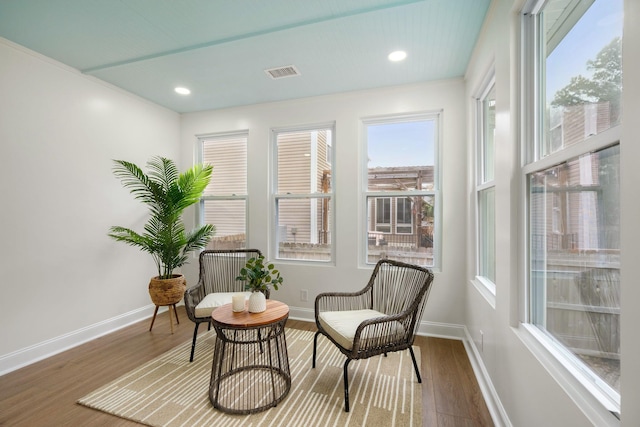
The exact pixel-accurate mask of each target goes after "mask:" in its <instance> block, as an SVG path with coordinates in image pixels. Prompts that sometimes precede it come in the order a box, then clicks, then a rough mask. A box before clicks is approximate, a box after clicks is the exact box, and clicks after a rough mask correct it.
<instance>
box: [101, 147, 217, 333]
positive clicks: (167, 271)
mask: <svg viewBox="0 0 640 427" xmlns="http://www.w3.org/2000/svg"><path fill="white" fill-rule="evenodd" d="M114 162H115V166H114V168H113V173H114V175H115V176H116V177H117V178H119V179H120V181H121V182H122V185H123V186H124V187H125V188H129V189H130V191H131V193H132V194H133V195H134V196H135V198H136V199H138V200H140V201H141V202H142V203H144V204H146V205H147V206H148V207H149V214H150V217H149V220H148V222H147V223H146V224H145V226H144V232H143V233H137V232H135V231H133V230H131V229H129V228H126V227H121V226H113V227H111V229H110V232H109V236H110V237H112V238H114V239H115V240H117V241H120V242H124V243H127V244H129V245H131V246H135V247H137V248H140V250H142V251H143V252H148V253H150V254H151V256H152V257H153V260H154V261H155V263H156V266H157V268H158V274H157V276H155V277H153V278H151V281H150V283H149V295H150V296H151V301H153V303H154V304H155V305H156V313H157V311H158V306H167V305H169V306H171V305H173V306H174V309H175V304H176V303H178V302H179V301H180V300H181V299H182V297H183V295H184V291H185V289H186V280H185V278H184V276H183V275H182V274H175V273H174V270H175V269H177V268H179V267H181V266H183V265H184V264H186V263H187V261H188V254H189V253H190V252H192V251H194V250H197V249H202V248H204V247H205V246H206V245H207V243H209V240H210V239H211V236H212V235H213V233H214V232H215V227H214V226H213V225H210V224H207V225H204V226H201V227H198V228H196V229H194V230H192V231H190V232H187V231H186V230H185V227H184V224H183V222H182V213H183V211H184V210H185V209H186V208H187V207H189V206H191V205H193V204H194V203H197V202H198V201H199V200H200V198H201V196H202V193H203V192H204V190H205V188H206V187H207V185H208V184H209V181H210V179H211V172H212V170H213V167H212V166H211V165H202V164H197V165H195V166H193V167H192V168H190V169H189V170H187V171H185V172H182V173H180V172H179V171H178V168H177V167H176V165H175V163H174V162H173V161H172V160H170V159H167V158H164V157H160V156H156V157H153V158H151V159H150V160H149V161H148V162H147V168H148V173H144V172H143V171H142V169H140V168H139V167H138V166H136V165H135V164H133V163H131V162H127V161H124V160H114ZM154 319H155V313H154ZM151 327H152V328H153V321H152V323H151ZM172 330H173V323H172Z"/></svg>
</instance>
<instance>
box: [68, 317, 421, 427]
mask: <svg viewBox="0 0 640 427" xmlns="http://www.w3.org/2000/svg"><path fill="white" fill-rule="evenodd" d="M313 334H314V333H313V332H311V331H300V330H296V329H289V328H287V329H286V339H287V349H288V352H289V366H290V369H291V377H292V380H291V390H290V392H289V394H288V395H287V396H286V397H285V399H284V400H283V401H282V402H281V403H280V404H279V405H278V406H277V407H274V408H271V409H268V410H266V411H264V412H260V413H257V414H253V415H227V414H224V413H222V412H220V411H218V410H216V409H214V408H213V406H212V405H211V402H210V401H209V380H210V377H211V363H212V359H213V348H214V345H215V333H214V331H213V330H211V331H210V332H206V333H204V334H201V335H200V336H199V337H198V344H197V346H196V355H195V360H194V362H193V363H189V351H190V348H191V342H185V343H184V344H181V345H179V346H178V347H176V348H174V349H172V350H170V351H168V352H167V353H165V354H163V355H161V356H159V357H157V358H155V359H153V360H151V361H150V362H148V363H146V364H144V365H142V366H140V367H139V368H137V369H135V370H133V371H132V372H129V373H128V374H126V375H124V376H122V377H120V378H119V379H117V380H115V381H113V382H111V383H110V384H107V385H105V386H103V387H101V388H100V389H98V390H96V391H94V392H93V393H91V394H89V395H87V396H85V397H83V398H82V399H80V400H79V401H78V403H80V404H82V405H85V406H88V407H91V408H94V409H98V410H101V411H104V412H107V413H109V414H113V415H116V416H118V417H121V418H126V419H129V420H134V421H137V422H140V423H143V424H147V425H150V426H185V427H192V426H243V427H257V426H283V427H289V426H304V427H311V426H367V427H371V426H385V427H387V426H402V427H404V426H419V425H422V390H421V387H420V384H418V382H417V381H416V377H415V372H414V371H413V364H412V362H411V355H410V354H409V351H402V352H397V353H390V354H389V356H388V357H383V356H378V357H373V358H370V359H366V360H358V361H352V362H351V363H350V364H349V382H350V384H349V396H350V407H351V408H350V409H351V412H348V413H347V412H344V389H343V385H342V366H343V363H344V360H345V358H344V356H343V355H342V354H341V353H340V352H339V351H338V350H337V349H336V348H335V346H334V345H333V344H331V343H330V342H329V341H328V340H327V339H326V338H324V337H322V336H320V337H319V338H318V358H317V363H316V368H315V369H312V368H311V358H312V354H313ZM414 352H415V354H416V358H417V360H420V349H419V348H418V347H414Z"/></svg>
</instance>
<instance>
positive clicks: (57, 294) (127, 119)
mask: <svg viewBox="0 0 640 427" xmlns="http://www.w3.org/2000/svg"><path fill="white" fill-rule="evenodd" d="M179 120H180V117H179V115H178V114H176V113H174V112H170V111H168V110H166V109H164V108H160V107H158V106H156V105H153V104H150V103H148V102H146V101H143V100H141V99H139V98H137V97H135V96H133V95H131V94H127V93H125V92H123V91H120V90H117V89H115V88H112V87H110V86H108V85H106V84H104V83H101V82H99V81H97V80H94V79H93V78H89V77H86V76H83V75H81V74H80V73H78V72H77V71H74V70H72V69H69V68H67V67H65V66H63V65H60V64H58V63H55V62H54V61H52V60H50V59H47V58H44V57H42V56H39V55H37V54H35V53H32V52H30V51H28V50H26V49H24V48H22V47H19V46H16V45H14V44H12V43H10V42H8V41H6V40H3V39H0V162H1V164H2V167H0V182H2V192H1V193H0V194H1V195H2V208H1V209H0V218H1V220H2V225H3V231H2V245H1V249H0V251H1V255H0V271H2V275H3V277H2V280H0V289H1V290H2V298H0V325H2V327H0V373H1V372H2V371H3V370H7V369H10V368H15V366H16V365H19V364H21V363H25V362H28V361H30V360H32V359H33V358H34V357H36V358H37V357H42V356H45V355H46V354H47V353H48V352H50V351H58V350H59V347H60V346H61V345H62V346H64V345H65V342H67V341H68V342H69V344H75V343H76V342H77V341H78V340H82V339H87V338H92V337H94V336H95V335H96V334H99V333H104V332H106V331H107V330H108V329H109V328H113V327H114V325H118V321H114V319H117V318H118V316H123V317H122V318H121V319H119V322H120V323H126V322H129V321H132V320H135V319H137V318H140V317H143V316H148V315H150V314H151V313H152V312H153V311H152V309H151V308H150V307H149V306H150V300H149V295H148V292H147V285H148V283H149V278H150V277H151V276H152V275H153V273H154V271H155V265H154V264H153V262H152V260H151V258H150V257H148V256H145V255H144V254H142V253H141V252H139V251H138V250H137V249H134V248H130V247H128V246H126V245H124V244H121V243H117V242H114V241H111V240H110V239H109V238H108V237H107V232H108V229H109V227H110V226H111V225H123V226H128V227H132V228H136V229H140V228H141V227H140V226H141V224H142V223H143V222H144V219H145V214H146V211H145V210H144V208H142V206H141V204H140V203H139V202H137V201H135V200H134V199H133V198H132V197H131V195H130V194H129V193H128V190H125V189H123V188H122V187H121V185H120V183H119V181H118V180H117V179H116V178H115V177H114V176H113V175H112V173H111V168H112V163H111V159H126V160H130V161H134V162H137V163H142V164H144V163H145V162H146V161H147V159H148V158H149V157H150V156H151V155H155V154H161V155H165V156H169V157H173V158H177V157H178V156H179V149H178V147H179V144H178V138H179V128H180V122H179ZM132 313H133V314H132ZM136 313H137V314H136ZM136 316H137V317H136ZM107 320H109V321H110V324H109V325H108V326H107V325H105V326H104V328H103V329H104V330H103V329H101V322H105V321H107ZM154 332H155V331H154ZM51 340H54V341H56V343H55V344H51V345H49V343H50V342H51Z"/></svg>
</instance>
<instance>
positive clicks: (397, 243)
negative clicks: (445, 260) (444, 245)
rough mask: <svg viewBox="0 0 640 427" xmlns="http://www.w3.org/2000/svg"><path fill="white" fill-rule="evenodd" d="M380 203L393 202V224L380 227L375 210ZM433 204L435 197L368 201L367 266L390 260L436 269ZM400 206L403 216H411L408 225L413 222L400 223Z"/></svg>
mask: <svg viewBox="0 0 640 427" xmlns="http://www.w3.org/2000/svg"><path fill="white" fill-rule="evenodd" d="M380 200H390V201H391V203H389V206H390V207H391V209H393V210H392V212H391V216H390V218H391V220H392V223H391V224H382V225H380V224H378V223H377V218H378V217H377V212H376V209H377V206H378V201H380ZM400 200H402V202H399V201H400ZM434 202H435V198H434V197H433V196H412V197H408V196H403V195H402V194H398V196H397V197H390V198H380V197H367V230H368V231H367V263H369V264H375V263H376V262H378V260H380V259H387V258H388V259H394V260H397V261H404V262H408V263H411V264H418V265H424V266H429V267H431V266H433V224H434ZM398 206H402V209H403V214H404V213H405V212H406V213H407V214H409V213H410V216H411V217H410V218H409V219H408V221H411V222H408V223H398V214H399V212H398ZM405 209H406V210H405ZM400 217H402V214H401V215H400ZM405 221H407V220H406V219H405ZM412 224H417V226H412ZM394 230H395V231H394Z"/></svg>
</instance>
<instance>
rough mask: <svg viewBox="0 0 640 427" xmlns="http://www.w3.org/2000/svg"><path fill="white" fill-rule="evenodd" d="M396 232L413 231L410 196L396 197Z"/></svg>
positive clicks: (410, 232) (408, 232)
mask: <svg viewBox="0 0 640 427" xmlns="http://www.w3.org/2000/svg"><path fill="white" fill-rule="evenodd" d="M396 233H397V234H412V233H413V203H412V200H411V198H410V197H399V198H397V199H396Z"/></svg>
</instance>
